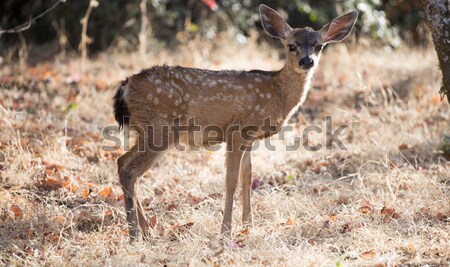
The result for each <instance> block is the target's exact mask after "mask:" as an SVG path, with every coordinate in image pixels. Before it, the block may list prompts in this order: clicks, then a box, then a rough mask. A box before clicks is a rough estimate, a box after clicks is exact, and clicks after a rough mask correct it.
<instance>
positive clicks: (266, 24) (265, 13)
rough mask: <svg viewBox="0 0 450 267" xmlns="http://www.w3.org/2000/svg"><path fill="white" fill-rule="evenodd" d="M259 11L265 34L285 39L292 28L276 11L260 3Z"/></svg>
mask: <svg viewBox="0 0 450 267" xmlns="http://www.w3.org/2000/svg"><path fill="white" fill-rule="evenodd" d="M259 13H260V14H261V22H262V25H263V28H264V30H265V31H266V32H267V34H269V35H270V36H272V37H274V38H278V39H280V40H282V41H284V40H286V39H287V37H288V36H289V34H290V32H291V31H292V28H291V27H290V26H289V25H288V24H287V23H286V21H285V20H284V19H283V17H282V16H281V15H280V14H278V12H276V11H275V10H273V9H271V8H270V7H268V6H266V5H263V4H262V5H260V6H259Z"/></svg>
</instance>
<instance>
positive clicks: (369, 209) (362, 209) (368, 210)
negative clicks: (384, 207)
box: [358, 204, 373, 214]
mask: <svg viewBox="0 0 450 267" xmlns="http://www.w3.org/2000/svg"><path fill="white" fill-rule="evenodd" d="M358 211H359V212H361V213H362V214H369V213H371V212H372V211H373V207H372V205H368V204H365V205H363V206H362V207H360V208H359V209H358Z"/></svg>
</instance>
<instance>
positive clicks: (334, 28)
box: [114, 5, 358, 241]
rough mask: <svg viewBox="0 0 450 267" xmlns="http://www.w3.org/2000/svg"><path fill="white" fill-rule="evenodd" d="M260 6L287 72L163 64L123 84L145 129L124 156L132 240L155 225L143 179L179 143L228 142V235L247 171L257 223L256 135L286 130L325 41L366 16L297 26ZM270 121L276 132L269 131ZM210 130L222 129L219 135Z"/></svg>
mask: <svg viewBox="0 0 450 267" xmlns="http://www.w3.org/2000/svg"><path fill="white" fill-rule="evenodd" d="M259 11H260V15H261V21H262V25H263V27H264V30H265V31H266V33H267V34H268V35H270V36H271V37H274V38H277V39H279V40H280V41H281V43H282V44H283V45H284V46H285V48H286V50H287V51H286V52H287V59H286V63H285V66H284V67H283V68H282V69H281V70H279V71H261V70H253V71H212V70H202V69H195V68H183V67H168V66H155V67H152V68H150V69H146V70H143V71H141V72H140V73H138V74H135V75H132V76H130V77H128V78H127V79H126V80H125V81H123V82H122V83H121V86H120V87H119V89H118V91H117V93H116V95H115V96H114V109H115V118H116V120H117V122H118V123H119V126H120V127H121V128H122V127H123V126H124V125H127V126H128V127H130V129H133V130H135V131H136V132H137V133H138V138H137V141H136V144H135V145H134V146H133V147H132V148H131V149H130V151H128V152H126V153H125V154H124V155H122V156H121V157H120V158H119V159H118V160H117V165H118V172H119V178H120V183H121V185H122V188H123V192H124V197H125V209H126V217H127V222H128V224H129V235H130V239H131V241H133V240H135V239H136V238H137V237H138V236H139V234H140V233H141V231H142V232H144V233H146V231H148V228H149V225H148V223H147V220H146V218H145V216H144V214H143V209H142V207H141V204H140V202H139V200H138V199H137V198H136V193H135V183H136V180H137V178H138V177H140V176H141V175H142V174H144V173H145V172H146V171H147V170H148V169H149V168H150V167H151V166H152V164H154V163H155V161H156V160H157V159H158V157H160V156H161V155H162V154H164V152H165V151H167V150H168V149H170V148H172V147H174V146H177V145H179V143H178V142H183V143H188V144H191V145H192V144H193V143H196V144H200V145H202V146H208V145H211V144H216V143H221V142H226V146H227V150H226V194H225V209H224V213H223V222H222V227H221V233H222V234H227V235H230V234H231V219H232V206H233V196H234V193H235V191H236V187H237V184H238V178H239V177H240V179H241V183H242V199H243V212H242V221H243V223H244V225H248V226H250V225H251V223H252V217H251V205H250V194H251V184H252V174H251V172H252V164H251V155H250V154H251V152H250V147H251V146H252V143H253V141H255V140H257V139H261V138H266V137H268V136H270V135H272V134H275V133H276V132H278V131H279V130H280V127H281V126H282V125H283V123H284V122H285V121H286V120H287V119H288V118H289V117H290V116H291V115H292V113H293V112H294V111H295V110H296V109H297V108H298V107H299V106H300V105H301V104H302V103H303V102H304V101H305V99H306V95H307V92H308V89H309V83H310V81H311V77H312V75H313V73H314V70H315V69H316V67H317V65H318V63H319V59H320V54H321V52H322V49H323V46H324V45H326V44H327V43H334V42H340V41H342V40H343V39H344V38H345V37H346V36H347V35H348V34H349V33H350V31H351V30H352V28H353V26H354V24H355V21H356V19H357V17H358V12H357V11H352V12H350V13H348V14H345V15H343V16H340V17H338V18H335V19H334V20H333V21H331V22H330V23H328V24H326V25H325V26H323V27H322V28H321V29H320V30H319V31H314V30H313V29H311V28H308V27H306V28H296V29H292V28H291V27H290V26H289V25H288V24H287V23H286V21H285V20H284V19H283V18H282V16H281V15H280V14H278V13H277V12H276V11H275V10H273V9H271V8H269V7H268V6H266V5H261V6H260V9H259ZM268 119H269V120H270V124H267V121H268ZM266 126H268V127H269V131H268V130H267V129H264V127H266ZM168 128H170V130H171V131H168ZM266 128H267V127H266ZM208 129H209V130H211V129H213V130H214V135H213V136H211V135H210V134H209V133H210V132H208V131H207V130H208ZM230 129H232V130H230ZM202 130H203V131H202ZM205 132H206V133H205Z"/></svg>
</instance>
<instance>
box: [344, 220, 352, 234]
mask: <svg viewBox="0 0 450 267" xmlns="http://www.w3.org/2000/svg"><path fill="white" fill-rule="evenodd" d="M352 229H353V227H352V224H351V222H346V223H345V224H344V227H343V228H342V233H343V234H345V233H349V232H351V231H352Z"/></svg>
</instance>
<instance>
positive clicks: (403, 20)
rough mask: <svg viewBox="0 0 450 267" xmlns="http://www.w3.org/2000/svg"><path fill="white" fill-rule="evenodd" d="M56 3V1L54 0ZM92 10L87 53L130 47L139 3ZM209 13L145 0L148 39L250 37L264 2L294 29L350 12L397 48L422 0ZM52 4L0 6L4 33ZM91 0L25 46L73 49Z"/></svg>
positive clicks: (234, 4)
mask: <svg viewBox="0 0 450 267" xmlns="http://www.w3.org/2000/svg"><path fill="white" fill-rule="evenodd" d="M55 1H56V0H55ZM99 2H100V5H99V6H98V7H97V8H95V9H94V10H93V11H92V14H91V16H90V19H89V24H88V35H89V36H90V37H91V38H92V40H93V41H92V43H91V44H90V45H89V49H91V50H94V51H97V50H103V49H106V48H108V47H109V46H111V44H113V42H114V40H116V39H117V38H120V37H123V38H125V39H126V40H127V41H128V43H129V44H131V45H132V46H133V47H135V46H136V44H137V42H138V41H137V35H138V33H139V31H140V19H141V14H140V9H139V4H140V2H141V1H140V0H133V1H125V0H108V1H99ZM216 2H217V5H218V7H219V8H218V10H217V11H213V10H212V9H210V8H209V7H208V6H207V5H206V4H205V3H204V2H203V1H200V0H187V1H186V0H148V2H147V5H148V6H147V11H148V14H147V15H148V17H149V20H150V27H151V32H152V36H153V37H154V38H156V39H159V40H162V41H164V42H167V43H169V44H170V43H176V42H177V38H175V36H177V33H178V32H186V33H189V34H190V36H194V35H198V34H200V35H202V36H209V37H210V38H212V37H214V36H216V34H217V33H218V32H221V31H225V30H227V29H230V28H233V29H237V30H238V32H240V33H241V34H244V35H246V34H249V31H250V30H251V29H254V28H255V27H256V28H258V29H259V30H260V32H262V31H261V24H260V21H259V14H258V6H259V5H260V4H262V3H264V4H267V5H269V6H270V7H272V8H274V9H276V10H278V11H280V12H281V13H284V15H285V16H286V17H287V18H288V22H289V23H290V24H291V25H293V26H294V27H304V26H310V27H313V28H315V29H318V28H319V27H321V26H322V25H324V24H325V23H328V22H329V21H330V20H331V19H333V18H334V17H336V16H338V15H341V14H343V13H345V12H347V11H349V10H353V9H357V10H359V11H360V18H359V20H358V22H357V25H356V26H357V28H356V31H355V32H356V34H357V35H359V36H368V37H370V38H372V39H374V40H379V41H381V42H382V43H384V44H389V45H391V46H394V47H395V46H398V45H399V43H400V38H399V33H402V36H417V34H416V31H417V25H418V24H419V23H420V22H421V21H422V19H423V16H424V15H423V12H422V11H421V10H420V8H421V6H420V5H419V2H420V0H411V1H399V0H355V1H354V0H274V1H265V0H217V1H216ZM52 4H54V1H50V0H36V1H32V2H29V1H15V0H5V1H2V3H0V17H1V25H2V28H3V29H7V28H12V27H14V26H17V25H19V24H21V23H23V22H26V21H27V20H28V19H29V18H30V16H33V15H34V16H35V15H37V14H39V13H40V12H42V11H44V10H45V9H47V8H48V7H49V6H51V5H52ZM88 5H89V0H76V1H74V0H72V1H66V2H64V3H63V4H61V5H60V6H58V7H57V9H55V10H54V11H52V12H50V13H49V14H47V15H46V16H44V17H43V18H42V19H40V20H39V21H37V22H36V23H35V24H33V25H32V27H31V29H30V30H28V31H26V32H24V33H23V34H24V36H25V38H26V40H27V43H45V42H49V41H51V40H57V39H58V38H59V36H60V35H61V33H64V34H65V35H66V36H67V39H68V45H67V47H66V48H69V49H77V47H78V43H79V41H80V36H81V24H80V19H81V18H82V17H83V16H84V14H85V12H86V9H87V6H88ZM17 43H19V42H18V36H17V35H3V36H2V40H1V41H0V47H1V46H5V45H6V46H8V45H15V44H17Z"/></svg>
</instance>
